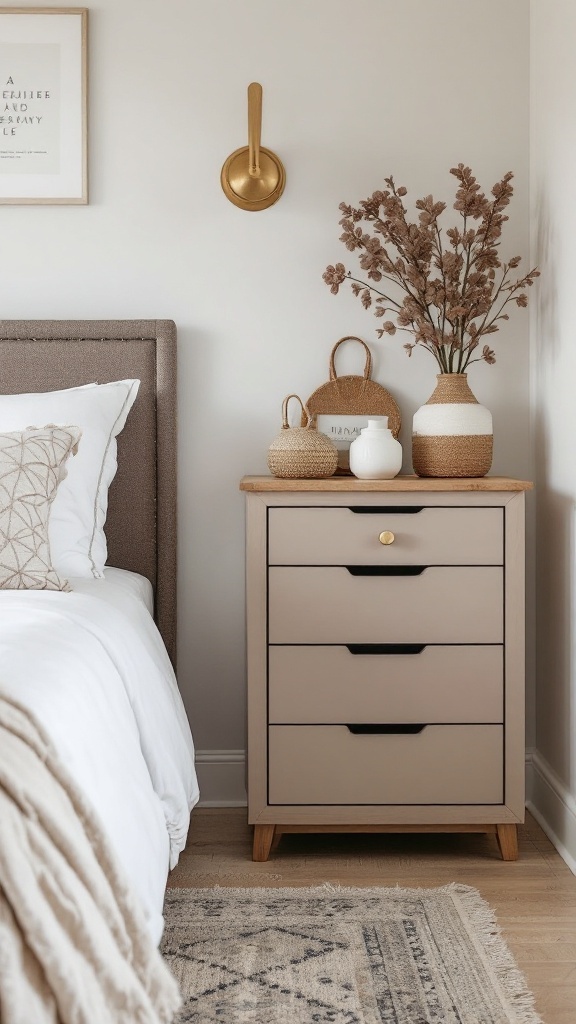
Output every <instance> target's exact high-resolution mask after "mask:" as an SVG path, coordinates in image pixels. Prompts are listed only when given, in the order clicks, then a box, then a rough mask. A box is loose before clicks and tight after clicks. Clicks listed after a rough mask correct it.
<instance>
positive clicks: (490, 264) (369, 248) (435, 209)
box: [322, 164, 540, 373]
mask: <svg viewBox="0 0 576 1024" xmlns="http://www.w3.org/2000/svg"><path fill="white" fill-rule="evenodd" d="M450 174H453V175H454V177H455V178H456V179H457V181H458V187H457V190H456V199H455V202H454V209H455V210H457V211H458V213H459V214H460V216H461V218H462V223H461V224H460V226H459V227H452V228H448V230H447V231H446V238H447V240H448V243H449V245H448V246H446V245H445V242H444V239H443V236H442V229H441V227H440V223H439V219H440V216H441V214H442V213H443V212H444V210H445V209H446V204H445V203H439V202H435V201H434V199H433V197H432V196H425V197H424V198H423V199H418V200H417V201H416V203H415V207H416V210H418V211H419V214H418V221H417V222H416V223H414V222H410V221H409V220H408V219H407V210H406V207H405V206H404V203H403V199H404V196H406V195H407V189H406V188H404V187H403V186H402V187H399V188H397V187H396V185H395V183H394V179H393V178H391V177H390V178H385V179H384V180H385V183H386V185H387V186H388V187H387V188H386V190H385V191H378V192H374V193H373V195H371V196H370V197H369V198H368V199H364V200H361V202H360V205H359V207H358V208H356V207H353V206H348V205H347V204H346V203H341V204H340V211H341V212H342V214H343V217H342V219H341V220H340V225H341V227H342V228H343V233H342V234H341V235H340V241H342V242H344V245H345V246H346V248H347V249H348V251H349V252H356V253H357V254H358V258H359V263H360V268H361V270H363V271H365V273H366V276H367V278H368V280H367V281H365V280H361V279H360V278H357V277H353V276H352V274H351V272H350V271H349V270H347V269H346V267H345V266H344V264H343V263H336V264H335V265H334V266H329V267H326V270H325V272H324V274H323V275H322V277H323V280H324V281H325V282H326V284H327V285H328V286H329V288H330V291H331V292H332V294H333V295H337V294H338V291H339V289H340V285H342V284H343V283H344V281H350V284H351V287H352V291H353V293H354V295H356V296H357V297H358V298H359V299H360V301H361V303H362V305H363V306H364V309H372V311H373V313H374V316H376V317H379V318H382V317H385V316H386V315H389V316H390V315H391V316H393V317H394V318H395V321H396V323H394V321H393V320H386V321H385V322H384V323H383V324H382V326H381V327H379V328H378V329H377V331H376V333H377V335H378V337H379V338H381V337H382V335H383V334H395V333H396V329H397V327H398V328H399V329H400V330H403V331H407V332H408V333H409V334H411V335H412V336H413V339H414V340H413V341H412V342H409V343H407V344H406V345H404V348H405V349H406V351H407V353H408V355H409V356H410V355H412V351H413V349H414V348H415V347H416V345H422V346H423V347H424V348H425V349H426V350H427V351H428V352H431V353H432V355H433V356H434V358H435V359H436V361H437V363H438V365H439V367H440V370H441V372H442V373H464V372H465V371H466V369H467V367H468V366H470V365H471V364H472V363H475V362H479V361H480V360H481V359H482V360H484V361H485V362H486V363H494V362H496V356H495V354H494V352H493V351H492V349H491V348H490V347H489V346H488V345H484V347H483V348H482V351H481V352H480V351H479V345H480V339H481V338H482V337H484V336H485V335H487V334H494V333H495V332H496V331H497V330H499V328H500V322H501V321H503V320H508V314H507V313H505V312H504V309H505V307H506V306H507V305H508V303H509V302H515V303H516V305H517V306H521V307H522V306H527V305H528V296H527V294H526V292H525V290H524V289H526V288H530V287H531V286H532V285H533V283H534V281H535V279H536V278H537V277H538V276H539V274H540V271H539V270H537V269H536V268H534V269H533V270H531V271H530V272H529V273H528V274H526V275H525V276H524V277H518V278H513V276H512V275H511V272H512V271H514V270H515V269H516V268H517V267H518V266H519V264H520V260H521V258H520V256H514V257H512V259H509V260H508V261H504V260H501V259H500V255H499V251H498V250H499V247H500V237H501V234H502V228H503V225H504V223H505V222H506V221H507V220H508V217H507V216H506V215H505V213H504V210H505V209H506V207H507V206H508V204H509V202H510V200H511V198H512V195H513V188H512V185H511V184H510V182H511V180H512V178H513V174H512V172H511V171H508V173H507V174H505V175H504V177H503V178H502V181H499V182H497V183H496V184H495V185H494V187H493V189H492V196H493V198H492V199H491V200H490V199H488V198H487V197H486V196H485V195H484V193H483V192H482V191H481V189H480V186H479V184H478V182H477V181H476V178H475V177H474V175H473V174H472V171H471V169H470V168H469V167H465V166H464V164H458V167H452V168H451V170H450ZM362 222H364V223H365V224H368V225H370V229H371V231H372V234H369V233H368V232H367V231H365V230H363V229H362V226H361V223H362ZM390 293H392V294H390ZM394 294H396V295H398V298H394V297H393V296H394Z"/></svg>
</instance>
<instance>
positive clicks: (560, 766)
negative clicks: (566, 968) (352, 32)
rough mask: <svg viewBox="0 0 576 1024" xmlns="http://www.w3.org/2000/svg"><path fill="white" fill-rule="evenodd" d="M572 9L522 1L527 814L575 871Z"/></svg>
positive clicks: (575, 114) (560, 2) (567, 4)
mask: <svg viewBox="0 0 576 1024" xmlns="http://www.w3.org/2000/svg"><path fill="white" fill-rule="evenodd" d="M575 38H576V8H575V7H574V5H573V3H572V2H571V0H555V3H553V4H550V3H548V2H547V0H532V5H531V40H532V41H531V138H532V145H531V178H532V217H533V237H532V250H533V260H534V262H537V263H538V265H539V266H540V267H541V269H542V278H541V279H540V283H539V287H538V293H537V294H538V302H537V304H536V305H535V306H534V309H533V314H534V315H533V338H532V349H533V366H534V388H533V390H534V437H535V459H536V478H537V489H536V495H537V524H536V535H535V536H536V552H537V581H536V582H537V594H538V603H537V652H538V657H537V691H536V752H535V755H534V793H533V809H534V810H535V813H536V815H537V817H538V818H539V820H540V821H541V822H542V824H543V825H544V826H545V828H546V829H547V831H548V832H549V833H550V835H551V836H552V837H553V838H554V840H555V842H556V844H557V845H558V846H559V848H560V849H561V850H562V852H563V853H564V855H565V857H566V859H567V860H568V863H570V864H571V866H572V868H573V869H574V870H576V668H575V665H574V653H575V648H574V635H575V628H574V627H575V620H574V614H575V613H574V604H575V602H574V592H575V584H576V563H575V544H574V509H575V502H576V462H575V458H574V438H575V437H576V400H575V397H576V392H575V386H576V307H575V304H574V294H575V292H574V281H575V280H576V202H575V201H574V191H573V190H574V180H575V178H576V136H575V134H574V130H573V125H574V123H575V121H576V66H575V64H574V54H573V41H574V39H575Z"/></svg>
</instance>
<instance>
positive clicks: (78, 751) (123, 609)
mask: <svg viewBox="0 0 576 1024" xmlns="http://www.w3.org/2000/svg"><path fill="white" fill-rule="evenodd" d="M70 582H71V585H72V587H73V588H74V589H73V591H72V593H70V594H67V593H59V592H55V591H54V592H53V591H32V590H29V591H25V592H24V591H7V590H3V591H0V678H1V680H2V684H3V686H5V687H6V689H7V690H8V691H9V692H10V693H11V694H12V695H13V696H14V697H15V698H16V699H17V700H19V701H20V702H21V703H23V704H25V705H26V706H27V707H29V708H30V710H31V711H32V712H33V713H34V714H36V716H37V717H38V718H39V720H40V721H41V722H42V723H43V725H44V727H45V728H46V730H47V731H48V733H49V735H50V736H51V738H52V740H53V742H54V745H55V746H56V749H57V750H58V752H59V754H60V757H61V759H62V760H63V761H64V763H65V764H66V766H67V767H68V769H69V770H70V771H71V772H72V773H73V775H74V777H75V779H76V781H77V782H78V784H79V785H80V786H81V787H82V789H83V790H84V793H85V795H86V796H87V797H88V799H89V800H90V801H91V803H92V805H93V807H94V809H95V810H96V812H97V814H98V815H99V817H100V820H101V822H102V825H103V827H104V829H105V830H106V832H107V834H108V837H109V839H110V842H111V844H112V847H113V849H114V850H115V852H116V854H117V857H118V860H119V861H120V863H121V864H122V866H123V867H124V870H125V872H126V874H127V875H128V877H129V878H130V880H131V882H132V885H133V888H134V890H135V891H136V893H137V894H138V896H139V897H140V900H141V902H142V904H143V907H144V911H145V914H146V917H147V920H148V922H149V926H150V931H151V933H152V935H153V937H154V939H155V940H156V941H159V940H160V936H161V933H162V926H163V920H162V904H163V898H164V889H165V885H166V877H167V874H168V870H169V867H173V866H174V864H175V863H176V861H177V860H178V855H179V853H180V851H181V850H182V849H183V847H184V844H185V842H186V835H187V831H188V824H189V817H190V810H191V808H192V807H193V806H194V804H195V803H196V802H197V800H198V785H197V780H196V774H195V770H194V748H193V744H192V737H191V734H190V728H189V725H188V720H187V718H186V714H185V711H184V707H183V704H182V699H181V697H180V693H179V690H178V687H177V684H176V680H175V677H174V673H173V670H172V666H171V664H170V660H169V658H168V655H167V653H166V650H165V648H164V645H163V643H162V641H161V639H160V635H159V633H158V630H157V629H156V626H155V625H154V622H153V620H152V618H151V616H150V612H149V610H148V607H149V604H150V585H149V583H148V582H147V581H146V580H143V578H142V577H139V576H136V575H135V574H133V573H127V572H123V571H122V570H120V569H106V571H105V579H104V580H85V579H71V580H70ZM147 605H148V607H147Z"/></svg>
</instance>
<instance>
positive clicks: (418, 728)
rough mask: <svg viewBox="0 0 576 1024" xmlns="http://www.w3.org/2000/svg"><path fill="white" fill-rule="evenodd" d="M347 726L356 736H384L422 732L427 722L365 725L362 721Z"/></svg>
mask: <svg viewBox="0 0 576 1024" xmlns="http://www.w3.org/2000/svg"><path fill="white" fill-rule="evenodd" d="M346 728H347V729H349V730H350V732H353V733H354V735H355V736H369V735H372V734H374V735H378V736H384V735H394V734H399V733H400V734H402V735H406V736H412V735H415V734H416V733H419V732H422V731H423V729H425V728H426V724H424V725H414V724H412V723H411V722H409V723H408V724H407V725H396V724H395V723H394V724H390V725H364V724H363V723H361V724H358V725H347V726H346Z"/></svg>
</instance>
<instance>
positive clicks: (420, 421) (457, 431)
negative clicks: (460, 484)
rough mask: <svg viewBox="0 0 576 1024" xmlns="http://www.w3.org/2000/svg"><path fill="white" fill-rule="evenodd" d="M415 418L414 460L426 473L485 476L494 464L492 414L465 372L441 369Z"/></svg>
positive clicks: (418, 470)
mask: <svg viewBox="0 0 576 1024" xmlns="http://www.w3.org/2000/svg"><path fill="white" fill-rule="evenodd" d="M436 380H437V382H438V383H437V385H436V388H435V390H434V392H433V394H432V395H431V396H430V398H429V399H428V401H427V402H426V404H425V405H422V406H421V407H420V408H419V409H417V410H416V412H415V413H414V419H413V421H412V462H413V465H414V472H415V473H416V474H417V475H418V476H423V477H427V476H429V477H478V476H485V475H486V473H487V472H488V470H489V469H490V466H491V465H492V446H493V436H492V415H491V413H490V412H489V410H488V409H486V408H485V407H484V406H483V405H480V404H479V402H478V401H477V400H476V398H475V397H474V395H473V393H472V391H471V390H470V388H469V386H468V380H467V377H466V374H465V373H439V374H437V377H436Z"/></svg>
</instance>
